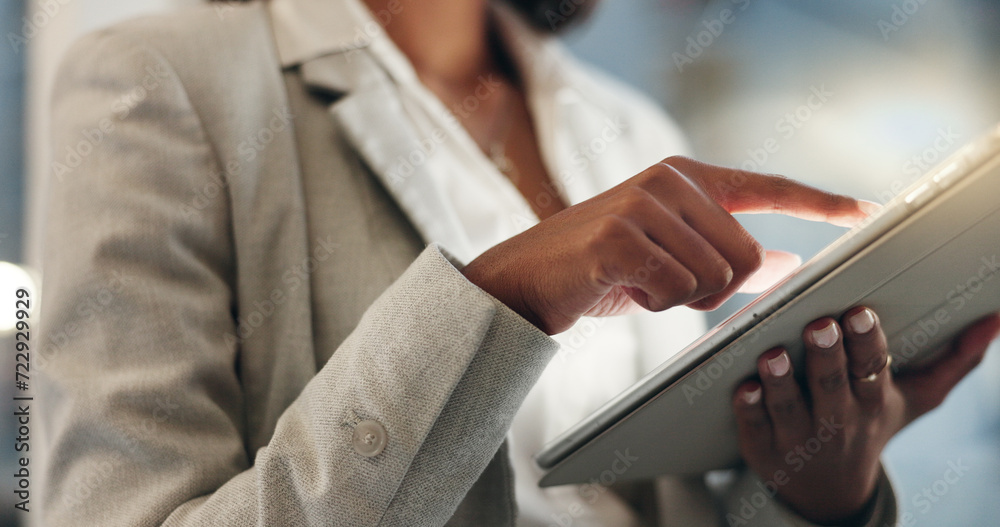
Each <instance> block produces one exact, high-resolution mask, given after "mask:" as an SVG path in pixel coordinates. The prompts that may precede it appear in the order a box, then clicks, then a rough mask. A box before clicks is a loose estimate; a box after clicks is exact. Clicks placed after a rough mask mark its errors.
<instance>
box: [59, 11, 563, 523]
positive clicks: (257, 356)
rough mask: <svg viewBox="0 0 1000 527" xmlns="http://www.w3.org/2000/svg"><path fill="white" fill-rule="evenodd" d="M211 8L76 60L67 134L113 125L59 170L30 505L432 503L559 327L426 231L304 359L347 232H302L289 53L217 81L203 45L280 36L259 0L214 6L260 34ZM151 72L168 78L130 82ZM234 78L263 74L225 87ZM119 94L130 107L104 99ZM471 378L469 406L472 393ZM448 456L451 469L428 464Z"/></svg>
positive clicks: (71, 142) (326, 515)
mask: <svg viewBox="0 0 1000 527" xmlns="http://www.w3.org/2000/svg"><path fill="white" fill-rule="evenodd" d="M210 13H212V11H208V10H205V11H195V12H191V13H188V14H187V15H179V16H177V17H176V18H174V19H173V21H174V23H176V26H171V25H166V26H164V25H163V23H162V21H161V20H160V21H158V20H150V21H146V22H138V23H133V24H131V25H130V26H128V27H127V28H121V29H117V30H112V31H108V32H103V33H100V34H97V35H94V36H91V37H88V38H87V39H85V40H83V41H82V42H80V43H79V44H78V45H77V46H76V47H75V49H74V51H73V52H72V53H71V54H70V55H69V56H68V57H67V59H66V61H65V65H64V67H63V70H62V74H61V78H60V80H59V83H58V84H59V87H60V88H59V90H58V93H57V94H56V102H55V115H56V116H57V122H56V126H55V127H54V129H55V130H57V131H58V132H57V137H55V145H56V150H57V151H63V150H65V149H66V148H68V147H71V146H73V147H75V145H76V144H77V143H78V142H79V140H80V139H79V137H78V134H79V133H80V132H79V131H80V130H84V131H89V130H90V129H91V128H93V127H94V126H100V123H101V121H102V119H105V118H108V119H114V126H115V128H114V130H113V131H112V132H110V133H107V134H106V135H105V137H103V138H102V139H101V140H100V141H99V142H96V144H94V145H93V147H92V151H90V153H89V155H88V156H87V157H86V159H85V160H84V161H83V162H82V163H80V164H79V165H78V166H76V167H75V168H74V169H73V170H72V171H71V172H69V173H65V174H63V175H62V177H58V176H57V179H56V180H55V181H53V192H54V193H53V195H52V197H51V207H52V210H53V215H52V217H51V218H50V225H51V226H52V228H51V230H50V232H49V233H48V238H47V240H46V246H47V247H48V254H47V258H46V268H45V276H46V277H47V278H46V282H47V283H46V290H45V292H44V293H43V295H44V296H43V305H44V306H45V307H43V308H42V309H43V315H42V316H43V324H44V333H43V335H42V340H43V342H49V343H51V344H52V345H51V346H49V347H48V348H47V349H45V351H44V352H43V354H42V357H43V360H41V361H40V364H39V369H40V370H41V372H42V375H43V379H42V387H43V389H44V392H43V393H42V394H41V395H40V397H39V399H40V403H41V404H42V405H43V407H44V411H43V412H42V413H41V414H42V415H44V416H45V418H46V421H45V422H44V423H43V424H42V425H43V426H42V428H43V430H42V432H43V442H44V445H45V446H44V448H45V450H47V452H48V456H47V459H45V460H44V462H45V463H44V468H43V470H44V472H45V474H44V477H43V479H44V481H43V488H44V490H43V495H42V498H41V502H42V503H41V505H42V507H41V508H42V509H43V511H44V516H43V517H42V518H40V520H41V522H42V524H44V525H50V526H59V525H102V526H114V525H123V526H125V525H127V526H139V525H160V524H165V525H209V524H211V525H329V524H331V523H332V524H337V525H376V524H380V525H415V524H435V523H443V521H444V520H445V519H447V518H448V517H449V516H450V515H451V514H452V512H453V511H454V509H455V508H456V507H457V505H458V503H459V502H460V501H461V499H462V498H463V497H464V496H465V494H466V492H467V491H468V490H469V489H470V487H471V486H472V484H473V483H474V482H475V481H476V479H477V478H478V477H479V475H480V474H481V473H482V472H483V471H484V470H485V469H486V467H487V466H488V465H489V463H490V461H491V460H492V459H493V457H494V454H495V453H496V451H497V449H498V448H499V447H500V445H501V443H502V442H503V439H504V435H505V433H506V430H507V429H508V428H509V426H510V421H511V419H512V418H513V415H514V410H515V409H516V408H517V406H518V405H519V404H520V402H521V400H522V399H523V397H524V396H525V394H526V393H527V390H528V389H529V388H530V386H531V385H532V384H533V383H534V381H535V379H536V378H537V376H538V375H539V374H540V373H541V370H542V368H543V367H544V364H545V363H546V362H547V361H548V359H549V357H550V356H551V355H552V353H554V351H555V347H556V346H555V344H554V342H553V341H551V339H549V338H548V337H546V336H545V335H544V334H542V333H541V332H539V331H538V330H537V329H536V328H534V326H532V325H530V324H529V323H527V322H525V321H524V320H522V319H520V318H519V317H517V316H516V315H515V314H513V312H511V311H510V310H509V309H507V308H506V307H505V306H503V305H501V304H498V303H497V302H496V301H495V300H493V299H492V298H490V297H489V296H488V295H486V294H485V293H483V292H482V291H481V290H479V289H478V288H476V287H475V286H473V285H472V284H470V283H469V282H468V281H467V280H465V278H464V277H463V276H462V275H461V274H460V273H459V272H458V271H457V270H456V268H455V266H454V264H453V263H451V262H449V261H448V260H446V259H445V257H443V256H442V254H441V253H440V252H439V250H438V248H437V246H431V247H429V248H428V249H426V250H425V251H424V252H423V253H422V256H421V257H420V258H418V259H416V261H414V262H413V263H412V265H410V266H409V269H408V270H407V272H406V273H405V274H404V275H403V276H402V277H401V278H399V279H398V280H397V281H395V282H394V284H393V286H392V287H390V288H389V289H388V290H386V291H385V292H384V293H383V294H382V295H381V296H380V297H379V299H378V300H377V301H376V302H375V303H374V304H373V305H372V306H371V307H370V308H368V310H367V312H366V314H365V315H364V317H362V319H361V321H360V322H359V323H358V325H357V327H356V328H355V329H354V331H353V332H352V333H351V335H350V336H349V337H348V338H347V339H346V340H345V341H344V342H343V344H342V345H341V346H340V347H339V348H338V349H337V351H336V352H335V353H332V354H331V357H330V358H329V360H328V361H327V362H326V363H325V364H324V365H323V366H322V367H321V368H317V362H316V360H315V354H314V350H313V349H312V339H313V335H312V331H311V327H310V326H311V317H310V304H309V284H308V281H309V278H310V273H311V272H312V271H314V270H315V268H316V267H317V266H322V265H324V264H325V262H328V261H336V260H337V258H338V255H337V254H336V247H335V244H336V243H338V242H337V241H336V240H332V241H327V240H321V241H319V242H318V243H317V244H316V245H317V246H318V247H319V248H320V249H322V250H316V251H314V252H310V251H309V249H310V246H311V245H312V244H310V243H308V242H307V241H306V228H305V218H304V211H303V208H302V192H301V187H300V181H299V175H298V168H297V160H296V158H295V147H294V142H293V140H292V134H291V129H290V127H288V126H285V128H284V129H283V130H282V129H281V128H282V126H283V125H282V124H281V122H282V116H283V115H284V114H283V112H285V111H287V103H286V102H285V101H284V90H283V89H282V88H281V77H280V72H279V70H278V68H277V67H274V68H273V69H271V70H268V69H267V68H265V69H263V71H264V72H267V75H264V76H261V75H260V73H261V70H256V71H254V70H250V71H247V72H246V73H245V74H244V75H245V80H247V81H249V80H251V79H252V80H253V82H245V83H241V82H238V81H239V80H240V79H233V78H232V77H231V76H230V77H228V78H222V77H219V76H215V77H214V82H213V78H212V77H213V76H212V75H206V72H211V71H212V69H213V68H217V67H218V65H217V64H211V63H208V61H205V60H201V59H200V57H199V59H198V60H195V56H196V55H197V54H198V53H199V50H203V49H206V48H209V49H216V50H223V51H221V52H220V55H219V56H218V57H217V60H219V61H220V62H224V61H225V60H227V58H228V57H227V54H226V52H225V51H224V49H226V48H227V47H229V46H231V49H232V50H240V52H245V53H247V55H245V56H246V57H250V56H253V54H255V53H256V54H257V56H258V57H261V58H264V59H266V58H267V57H269V56H270V57H273V53H274V52H273V50H269V49H267V48H266V44H267V42H268V40H267V38H266V35H267V26H266V24H265V22H266V20H265V18H264V17H263V16H262V15H263V13H262V12H261V11H260V10H259V9H247V10H239V11H237V12H235V13H231V14H230V16H231V17H233V18H232V19H230V21H229V22H227V23H226V24H222V25H223V26H224V27H229V28H232V29H234V30H237V29H238V31H239V32H240V33H242V34H245V35H247V36H248V37H252V38H253V39H254V40H255V42H257V43H258V45H257V47H255V46H254V45H253V43H251V42H246V41H241V40H240V38H239V36H238V35H232V34H226V33H225V32H224V31H220V30H219V28H218V26H216V24H219V23H218V21H216V20H214V19H209V21H207V22H206V19H205V17H206V15H209V14H210ZM175 27H176V28H190V32H189V33H187V34H189V35H191V36H192V37H193V38H194V39H195V40H194V41H192V42H188V43H187V44H188V45H184V46H180V45H164V44H163V43H161V42H158V41H157V39H158V38H163V39H168V40H172V39H175V38H177V35H176V34H171V30H172V29H173V28H175ZM199 39H201V40H200V41H199ZM182 40H184V39H183V38H181V39H179V40H178V41H182ZM223 43H225V45H223ZM260 43H263V44H264V45H265V46H264V49H259V44H260ZM243 45H247V48H241V46H243ZM161 50H162V51H163V53H161ZM185 53H187V54H189V55H188V56H185ZM167 55H171V56H169V58H168V57H167ZM243 62H244V63H246V62H247V60H246V59H244V60H243ZM269 63H270V64H271V65H274V64H275V63H276V62H275V61H274V60H273V59H271V61H270V62H269ZM264 64H265V65H267V64H268V62H267V61H265V62H264ZM176 65H186V66H189V67H190V66H191V65H198V66H199V67H201V68H204V70H199V71H190V70H189V71H181V70H182V68H180V67H176ZM217 71H220V72H221V71H223V69H222V68H218V70H217ZM255 74H257V75H255ZM149 75H155V76H156V81H157V82H158V84H157V85H155V86H154V84H153V83H152V82H150V83H148V84H147V87H146V88H145V90H146V91H145V93H144V95H143V96H141V97H140V96H133V95H132V94H133V93H134V90H135V89H136V86H142V81H143V79H144V77H146V76H149ZM231 81H237V82H236V84H235V85H237V86H240V90H238V91H245V88H246V87H247V86H251V85H256V86H258V87H259V89H260V90H261V92H262V93H257V94H255V95H254V96H252V97H251V100H250V101H243V100H241V97H239V96H235V95H234V94H233V96H232V97H231V98H230V96H231V94H226V93H221V92H219V91H218V90H219V88H220V87H222V86H227V85H229V84H228V83H229V82H231ZM213 91H215V92H216V93H211V92H213ZM130 96H131V97H132V98H129V97H130ZM124 100H127V101H130V103H131V104H134V106H132V107H131V108H130V109H129V111H128V115H124V113H125V112H124V111H122V112H120V113H119V114H111V115H110V116H108V115H106V112H108V110H109V108H110V109H112V111H114V108H116V103H117V102H119V101H124ZM195 101H197V102H195ZM244 102H247V103H248V104H246V105H245V106H244V105H243V103H244ZM244 120H255V121H256V122H252V123H246V122H243V121H244ZM207 123H212V125H209V124H207ZM286 124H287V123H286ZM265 128H266V129H269V130H271V132H270V133H268V134H263V136H260V135H259V133H260V131H261V130H264V129H265ZM255 135H257V136H258V137H259V140H258V141H257V143H256V145H252V144H251V143H249V142H247V141H248V139H247V138H248V137H253V136H255ZM220 167H227V169H228V170H227V172H225V173H223V172H222V169H220ZM230 167H231V169H230ZM220 174H221V175H220ZM338 234H340V233H338ZM397 243H404V242H397ZM362 279H363V276H362ZM354 300H355V299H352V298H346V299H344V302H352V301H354ZM95 303H96V306H97V307H96V308H90V306H91V305H93V304H95ZM81 306H88V309H89V311H86V312H85V311H83V310H82V309H81ZM364 307H366V306H356V309H361V310H364ZM472 393H475V394H476V396H475V398H474V400H475V401H476V402H477V404H475V405H471V404H469V401H465V400H463V398H471V396H470V394H472ZM453 406H454V407H453ZM485 409H489V411H486V410H485ZM358 419H375V420H378V421H379V422H381V423H382V424H383V425H384V426H385V428H386V430H387V431H388V435H389V443H388V445H387V447H386V449H385V451H384V452H383V453H382V454H380V455H379V456H377V457H375V458H367V457H363V456H360V455H359V454H357V453H355V452H354V450H353V448H352V444H351V434H352V431H351V424H352V423H354V422H356V421H357V420H358ZM272 420H273V421H272ZM432 451H434V452H432ZM456 452H461V453H462V454H463V456H462V457H463V462H462V463H453V462H451V461H453V460H454V456H455V453H456ZM443 458H450V459H449V462H448V463H445V464H444V465H443V466H442V464H441V463H440V460H441V459H443ZM428 466H431V467H432V468H433V470H432V469H430V468H428ZM439 476H440V477H441V478H442V479H440V480H439V481H440V482H441V483H444V482H447V484H446V485H443V486H444V487H445V488H446V490H445V491H442V489H441V488H431V487H428V486H426V485H424V483H426V480H427V479H428V478H430V479H436V478H438V477H439ZM411 481H412V483H411ZM441 486H442V485H439V486H438V487H441ZM397 509H398V510H397Z"/></svg>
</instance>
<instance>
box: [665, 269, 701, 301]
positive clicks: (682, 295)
mask: <svg viewBox="0 0 1000 527" xmlns="http://www.w3.org/2000/svg"><path fill="white" fill-rule="evenodd" d="M671 282H672V283H671V285H672V286H673V291H674V294H676V295H677V299H678V300H686V299H689V298H691V297H693V296H694V295H695V294H696V293H697V292H698V280H697V279H696V278H695V277H694V275H692V274H691V273H683V274H680V275H678V276H675V277H674V278H673V280H672V281H671Z"/></svg>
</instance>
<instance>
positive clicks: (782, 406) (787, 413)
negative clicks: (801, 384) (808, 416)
mask: <svg viewBox="0 0 1000 527" xmlns="http://www.w3.org/2000/svg"><path fill="white" fill-rule="evenodd" d="M800 407H801V402H800V401H799V399H798V398H794V397H785V398H781V399H777V400H773V401H771V402H770V403H769V404H768V411H770V412H771V415H773V416H774V418H775V419H778V420H789V419H791V418H793V417H795V416H796V415H797V414H798V412H799V409H800Z"/></svg>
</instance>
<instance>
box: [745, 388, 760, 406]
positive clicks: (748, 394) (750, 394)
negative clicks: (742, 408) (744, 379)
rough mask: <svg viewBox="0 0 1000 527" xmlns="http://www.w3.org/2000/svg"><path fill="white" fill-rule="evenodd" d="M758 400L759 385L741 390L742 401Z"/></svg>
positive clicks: (751, 401)
mask: <svg viewBox="0 0 1000 527" xmlns="http://www.w3.org/2000/svg"><path fill="white" fill-rule="evenodd" d="M759 401H760V386H758V387H756V388H754V389H752V390H747V391H745V392H743V402H745V403H747V404H757V403H758V402H759Z"/></svg>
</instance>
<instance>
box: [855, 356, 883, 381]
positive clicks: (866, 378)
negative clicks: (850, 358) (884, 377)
mask: <svg viewBox="0 0 1000 527" xmlns="http://www.w3.org/2000/svg"><path fill="white" fill-rule="evenodd" d="M889 366H892V355H888V354H887V355H886V356H885V364H883V365H882V367H881V368H879V370H878V371H877V372H874V373H870V374H868V375H866V376H864V377H855V378H854V380H856V381H858V382H875V380H876V379H878V376H879V375H880V374H881V373H882V372H884V371H885V370H886V368H888V367H889Z"/></svg>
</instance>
